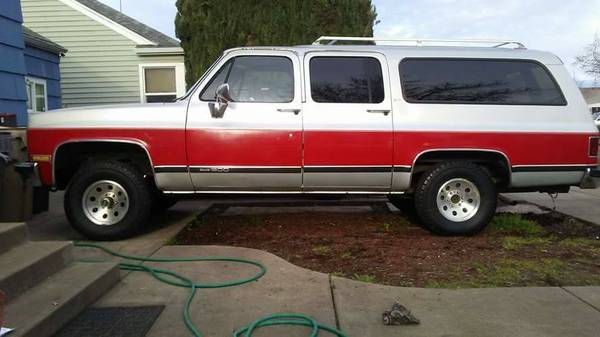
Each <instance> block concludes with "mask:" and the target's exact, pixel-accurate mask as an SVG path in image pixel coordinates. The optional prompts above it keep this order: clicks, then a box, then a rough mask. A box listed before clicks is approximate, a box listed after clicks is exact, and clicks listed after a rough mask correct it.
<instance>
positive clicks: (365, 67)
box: [310, 56, 385, 103]
mask: <svg viewBox="0 0 600 337" xmlns="http://www.w3.org/2000/svg"><path fill="white" fill-rule="evenodd" d="M310 94H311V97H312V99H313V101H315V102H319V103H381V102H383V99H384V97H385V94H384V90H383V75H382V72H381V64H380V63H379V61H378V60H377V59H375V58H372V57H331V56H324V57H313V58H311V59H310Z"/></svg>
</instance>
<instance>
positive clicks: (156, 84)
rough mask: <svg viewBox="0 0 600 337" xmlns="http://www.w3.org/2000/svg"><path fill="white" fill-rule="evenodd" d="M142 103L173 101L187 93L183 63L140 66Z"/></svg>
mask: <svg viewBox="0 0 600 337" xmlns="http://www.w3.org/2000/svg"><path fill="white" fill-rule="evenodd" d="M140 88H141V101H142V103H161V102H172V101H173V100H175V98H177V97H179V96H183V95H184V94H185V73H184V68H183V64H152V65H141V66H140Z"/></svg>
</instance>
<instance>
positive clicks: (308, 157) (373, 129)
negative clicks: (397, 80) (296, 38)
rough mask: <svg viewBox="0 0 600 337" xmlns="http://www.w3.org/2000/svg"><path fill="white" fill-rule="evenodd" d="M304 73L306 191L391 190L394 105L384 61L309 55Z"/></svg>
mask: <svg viewBox="0 0 600 337" xmlns="http://www.w3.org/2000/svg"><path fill="white" fill-rule="evenodd" d="M304 67H305V68H304V69H306V71H305V77H306V83H305V86H306V93H307V94H306V96H307V97H306V103H305V104H304V109H303V110H304V111H303V114H304V181H303V186H304V190H306V191H335V190H348V191H387V190H390V186H391V180H392V155H393V154H392V153H393V151H392V150H393V148H392V146H393V132H392V111H391V109H392V104H391V102H392V100H391V97H390V95H391V94H390V86H389V82H388V78H389V77H388V69H387V63H386V59H385V57H384V56H383V55H382V54H379V53H346V52H311V53H308V54H306V56H305V59H304Z"/></svg>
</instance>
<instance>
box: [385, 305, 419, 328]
mask: <svg viewBox="0 0 600 337" xmlns="http://www.w3.org/2000/svg"><path fill="white" fill-rule="evenodd" d="M419 323H421V321H420V320H419V319H418V318H416V317H415V316H414V315H413V314H412V313H411V312H410V310H408V309H407V308H406V307H405V306H403V305H402V304H400V303H398V302H396V303H394V305H393V306H392V309H391V310H387V311H384V312H383V324H384V325H409V324H419Z"/></svg>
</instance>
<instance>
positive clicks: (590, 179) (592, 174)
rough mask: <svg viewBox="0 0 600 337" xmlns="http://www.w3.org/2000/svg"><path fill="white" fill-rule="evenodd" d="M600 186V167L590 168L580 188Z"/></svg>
mask: <svg viewBox="0 0 600 337" xmlns="http://www.w3.org/2000/svg"><path fill="white" fill-rule="evenodd" d="M598 187H600V169H599V168H597V167H596V168H588V169H587V170H586V171H585V174H584V175H583V178H582V179H581V183H580V184H579V188H582V189H593V188H598Z"/></svg>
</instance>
